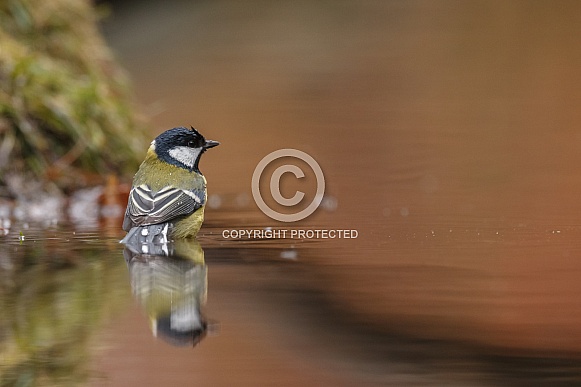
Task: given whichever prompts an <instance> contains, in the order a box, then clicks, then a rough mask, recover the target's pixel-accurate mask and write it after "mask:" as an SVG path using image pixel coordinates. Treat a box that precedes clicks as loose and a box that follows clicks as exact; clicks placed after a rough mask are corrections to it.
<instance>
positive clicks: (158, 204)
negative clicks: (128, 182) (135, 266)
mask: <svg viewBox="0 0 581 387" xmlns="http://www.w3.org/2000/svg"><path fill="white" fill-rule="evenodd" d="M205 201H206V197H205V193H204V191H202V190H198V189H194V190H192V191H189V190H183V189H179V188H175V187H172V186H168V187H165V188H163V189H162V190H160V191H158V192H154V191H152V190H151V188H149V186H148V185H146V184H143V185H140V186H138V187H133V188H132V189H131V192H130V193H129V203H128V204H127V210H126V211H125V219H124V220H123V229H124V230H125V231H129V230H130V229H131V227H135V226H147V225H150V224H158V223H163V222H167V221H169V220H172V219H175V218H176V217H179V216H183V215H189V214H191V213H193V212H194V211H196V210H197V209H198V208H200V207H202V205H203V204H204V202H205Z"/></svg>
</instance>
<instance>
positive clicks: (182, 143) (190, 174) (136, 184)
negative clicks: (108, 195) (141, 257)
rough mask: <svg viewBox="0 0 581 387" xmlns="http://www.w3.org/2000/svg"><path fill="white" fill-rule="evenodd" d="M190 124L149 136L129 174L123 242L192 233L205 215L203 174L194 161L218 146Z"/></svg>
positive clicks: (160, 239)
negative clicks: (142, 157) (135, 168)
mask: <svg viewBox="0 0 581 387" xmlns="http://www.w3.org/2000/svg"><path fill="white" fill-rule="evenodd" d="M218 144H219V143H218V142H217V141H212V140H206V139H205V138H204V136H202V135H201V134H200V133H199V132H198V131H197V130H196V129H194V128H193V127H192V128H191V129H187V128H184V127H179V128H173V129H170V130H168V131H165V132H163V133H162V134H160V135H159V136H157V137H156V138H155V140H153V141H152V142H151V146H150V147H149V149H148V150H147V155H146V156H145V160H144V161H143V162H142V163H141V165H140V167H139V170H138V171H137V173H136V174H135V177H134V178H133V186H132V188H131V192H130V193H129V201H128V203H127V209H126V210H125V218H124V220H123V230H125V231H128V233H127V235H126V236H125V238H123V240H122V241H121V242H122V243H129V242H133V243H135V242H138V243H152V242H164V241H167V240H168V239H179V238H187V237H195V236H196V234H197V233H198V231H199V230H200V227H201V226H202V222H203V221H204V206H205V205H206V197H207V191H206V178H205V177H204V175H202V173H201V172H200V170H199V168H198V164H199V162H200V158H201V156H202V154H203V153H204V152H205V151H206V150H207V149H210V148H213V147H215V146H217V145H218Z"/></svg>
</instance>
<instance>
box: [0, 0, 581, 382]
mask: <svg viewBox="0 0 581 387" xmlns="http://www.w3.org/2000/svg"><path fill="white" fill-rule="evenodd" d="M5 1H7V4H8V3H10V4H16V3H17V2H15V1H8V0H5ZM13 8H14V7H13ZM94 11H95V12H97V14H98V15H101V16H100V17H99V18H98V20H99V24H98V26H99V31H100V33H101V34H102V37H103V42H104V44H105V45H106V46H108V47H109V49H110V50H111V53H112V56H111V58H113V57H114V58H116V60H117V61H118V63H120V65H121V67H123V68H124V69H125V72H126V73H123V74H125V75H124V77H125V76H126V77H127V79H130V84H131V86H132V88H131V89H130V90H132V91H130V92H127V93H128V94H127V96H126V97H124V98H125V99H124V101H125V100H130V101H131V106H132V108H131V109H133V110H134V111H135V112H137V113H132V114H135V115H136V117H135V118H131V120H130V122H131V123H132V124H131V125H130V126H131V127H132V128H133V129H132V131H130V132H128V131H124V129H123V128H124V127H125V126H129V125H125V126H124V125H121V126H115V125H112V127H114V128H117V129H114V130H113V131H112V132H111V133H110V134H106V135H105V140H104V142H103V144H104V147H107V144H108V142H109V139H112V138H115V136H116V135H115V133H116V132H115V131H119V133H121V132H124V133H125V135H127V133H131V134H130V138H135V139H136V140H135V144H133V145H132V147H134V148H135V149H134V150H133V151H131V152H134V154H135V156H134V158H135V159H137V160H140V159H141V158H142V157H143V155H144V154H145V150H146V147H147V145H145V146H142V145H143V144H147V143H148V141H150V139H151V138H153V137H154V136H156V135H157V134H159V133H161V132H162V131H164V130H166V129H169V128H172V127H175V126H189V125H193V126H195V127H196V128H197V129H198V130H200V132H201V133H202V134H204V135H205V136H206V138H210V139H213V140H218V141H220V143H221V145H220V146H219V147H218V148H215V149H212V150H211V151H209V152H207V153H206V154H205V155H204V157H203V159H202V161H201V164H200V169H201V170H202V171H203V172H204V175H205V176H206V177H207V179H208V189H209V193H210V202H209V205H208V209H207V212H206V223H205V225H204V228H203V229H202V231H201V232H200V236H199V240H200V243H201V246H202V247H203V248H204V252H205V261H206V264H207V271H208V272H207V276H208V288H207V292H208V301H207V305H206V306H205V314H206V315H207V316H208V317H209V318H213V319H215V320H216V321H217V322H218V323H217V325H219V328H218V329H217V332H214V335H209V337H207V338H205V339H204V341H203V342H202V343H200V344H199V345H198V346H196V348H194V349H193V350H191V349H190V350H187V349H183V348H182V349H175V348H173V347H171V346H168V345H167V344H165V343H162V342H159V341H156V340H154V339H153V338H152V335H151V332H150V330H149V328H148V323H147V321H146V318H145V317H144V313H145V312H144V311H143V310H142V309H141V307H140V306H139V304H138V303H136V302H135V301H132V300H131V296H129V294H130V293H131V289H130V288H129V280H128V279H127V278H123V270H124V268H123V262H122V255H121V250H120V248H119V247H117V246H115V245H114V243H109V244H105V245H104V246H105V247H103V245H102V244H99V246H96V243H95V242H97V241H100V240H102V238H105V240H106V241H109V242H112V241H113V239H115V238H117V237H121V236H122V235H123V234H122V233H120V231H119V230H118V229H117V228H116V223H115V222H114V221H112V222H110V223H105V224H104V223H103V222H102V221H101V223H99V225H98V226H95V227H94V228H92V229H90V230H91V231H90V232H89V231H87V232H86V234H83V235H84V236H83V238H80V237H79V238H77V239H75V240H76V241H77V243H78V244H79V246H80V247H79V250H80V251H82V252H83V253H82V254H83V255H85V254H88V253H87V252H89V253H91V254H93V256H96V257H99V256H102V255H103V256H105V255H106V256H114V254H117V258H118V261H115V262H116V263H111V262H113V261H114V259H111V262H110V263H106V264H105V265H106V267H107V268H109V269H110V270H113V273H117V274H115V275H116V276H118V278H120V279H119V281H118V282H113V283H114V284H112V285H111V286H112V287H116V288H117V289H125V290H123V291H121V290H118V291H117V293H116V294H115V295H114V297H112V295H111V294H109V295H107V294H105V295H104V293H103V292H97V293H98V294H99V300H101V301H100V302H101V304H100V305H102V307H100V308H99V310H100V312H99V320H98V321H99V323H98V324H95V328H94V331H93V333H92V334H91V340H89V339H86V341H87V343H88V344H87V345H86V360H84V363H83V365H82V366H80V368H81V369H82V372H81V371H78V373H79V374H82V377H79V378H76V379H74V380H75V381H78V380H83V383H88V384H90V385H124V386H127V385H141V386H142V385H160V384H162V383H165V384H167V383H169V384H172V385H173V384H178V383H182V384H187V385H189V384H194V383H195V384H202V385H232V384H236V385H257V384H277V385H289V386H290V385H297V384H304V385H346V386H347V385H355V384H357V385H394V386H396V385H397V386H402V385H406V386H407V385H409V386H412V385H413V386H424V385H430V386H431V385H434V386H436V385H458V386H472V385H473V386H498V385H514V386H533V385H550V386H557V385H579V383H581V358H580V354H581V282H580V281H579V277H580V275H581V261H580V260H579V258H580V257H581V242H580V239H578V238H579V237H581V226H580V223H579V220H578V216H579V214H581V202H580V201H579V193H580V192H581V172H580V170H579V165H581V152H579V146H580V145H581V108H580V106H581V73H580V72H579V69H580V68H581V45H580V44H579V36H581V3H579V2H576V1H558V2H550V1H534V2H531V1H508V2H489V1H471V2H462V1H409V2H401V1H350V0H349V1H348V0H345V1H343V0H339V1H324V0H320V1H297V2H282V1H271V2H269V1H246V2H238V1H179V0H171V1H163V2H162V1H153V0H150V1H129V0H128V1H103V2H98V3H97V4H95V10H94ZM95 20H97V18H96V19H95ZM105 78H107V73H105ZM109 78H110V77H109ZM119 82H125V78H123V81H121V80H120V81H118V82H114V85H116V84H119ZM124 93H125V92H124ZM133 133H135V134H133ZM131 136H134V137H131ZM141 136H143V138H142V137H141ZM137 139H139V141H137ZM123 141H125V142H127V141H130V140H123ZM131 141H132V140H131ZM138 145H139V146H142V147H141V148H139V146H138ZM282 148H295V149H300V150H302V151H305V152H307V153H308V154H310V155H311V156H312V157H314V158H315V159H316V160H317V162H318V163H319V164H320V166H321V168H322V169H323V171H324V174H325V179H326V184H327V190H326V200H325V201H324V202H323V203H324V205H323V206H322V208H320V209H319V210H317V212H315V214H313V215H312V216H311V217H309V218H307V219H305V220H304V221H301V222H298V223H296V224H292V225H281V224H280V223H278V222H276V221H274V220H271V219H269V218H267V217H266V216H265V215H264V214H262V212H260V210H259V209H258V208H257V207H256V205H255V203H254V201H253V200H252V194H251V186H250V182H251V178H252V173H253V171H254V168H255V167H256V165H257V164H258V162H259V161H260V160H261V159H262V158H263V157H264V156H266V155H267V154H268V153H270V152H272V151H274V150H277V149H282ZM120 152H126V154H129V153H130V151H129V150H126V151H120ZM93 157H96V156H93ZM132 157H133V156H132ZM132 162H133V161H131V162H128V164H127V165H128V166H130V167H131V168H135V164H131V163H132ZM133 163H134V162H133ZM100 168H101V170H103V169H106V170H107V174H111V173H112V174H113V175H114V176H115V179H116V180H115V183H114V184H113V186H114V187H116V188H115V189H116V190H118V191H119V193H115V195H120V196H123V190H124V188H123V187H124V184H126V183H129V182H130V179H131V173H132V172H131V168H128V169H129V171H123V170H122V169H123V168H117V167H115V164H114V163H113V165H112V166H107V165H105V166H103V167H100ZM133 170H134V169H133ZM83 176H86V175H85V174H83ZM109 176H110V175H109ZM91 181H92V180H91V179H88V178H87V179H86V180H83V187H85V186H90V182H91ZM96 181H101V180H99V179H98V178H96ZM117 181H119V183H117ZM309 181H311V180H309V179H307V183H308V182H309ZM99 184H104V183H102V182H101V183H99ZM288 184H292V180H291V181H290V182H288ZM75 188H77V187H75ZM295 188H296V187H295V186H291V187H289V189H292V190H291V191H289V192H291V193H292V192H293V191H295ZM305 190H307V189H305ZM306 192H307V193H308V192H309V191H306ZM289 196H290V195H289ZM120 203H122V200H120ZM123 206H124V204H123ZM69 220H70V219H69ZM23 221H24V220H21V222H23ZM64 223H66V220H65V222H64ZM73 223H74V222H73ZM31 224H32V223H31ZM59 224H60V223H59ZM119 224H120V223H119ZM281 226H284V227H286V228H294V227H297V228H304V229H314V228H319V229H355V230H358V233H359V237H358V238H357V239H351V240H304V241H296V240H294V241H293V240H268V241H236V240H225V239H224V238H223V237H222V234H221V233H222V231H223V230H226V229H244V228H264V227H281ZM287 226H288V227H287ZM70 227H72V228H73V229H74V230H77V231H78V228H79V226H78V225H76V226H75V225H74V224H73V226H70ZM11 230H16V229H15V228H14V227H12V228H11ZM29 230H31V231H28V233H32V235H33V237H34V235H36V237H37V238H38V239H39V240H45V239H46V238H51V237H52V236H54V235H57V236H58V237H59V238H60V237H62V235H61V234H59V232H61V230H62V229H58V228H57V229H54V228H53V229H49V231H46V228H43V227H40V226H39V227H38V228H37V229H34V226H33V227H32V229H29ZM67 230H68V229H67ZM35 233H36V234H35ZM47 233H48V234H47ZM25 234H26V233H25ZM11 235H12V237H13V238H14V232H12V233H11V234H7V236H6V237H5V238H8V237H9V236H11ZM107 238H109V239H107ZM64 239H65V238H64V237H63V240H62V242H63V243H64ZM5 242H6V245H7V246H11V247H10V248H11V250H10V251H12V253H11V254H13V256H12V257H13V258H10V259H12V260H14V257H29V256H31V252H30V249H31V247H29V248H28V250H26V249H23V248H22V247H21V246H22V245H21V244H18V243H17V242H16V240H14V239H10V240H8V239H6V241H5ZM21 242H22V241H21ZM50 243H56V242H50ZM57 250H58V249H57ZM112 252H114V253H112ZM37 254H39V255H40V256H42V257H43V259H45V260H46V259H49V260H50V256H51V255H50V254H49V253H37ZM79 254H81V253H79ZM289 257H290V259H289ZM5 261H6V262H8V258H5ZM10 262H12V261H10ZM87 265H89V266H88V267H87ZM99 265H104V264H103V263H102V262H100V261H99V263H90V262H89V264H88V263H87V262H85V261H84V260H83V261H82V263H78V262H77V263H75V264H74V265H73V266H74V270H79V268H81V269H82V270H88V268H93V269H94V268H95V267H100V266H99ZM109 265H111V266H109ZM5 266H6V265H5ZM109 269H108V270H109ZM11 270H12V271H11V273H12V274H10V277H7V276H8V274H5V278H9V279H10V281H11V282H10V283H19V281H23V280H22V278H21V277H17V276H15V274H14V269H11ZM70 270H73V269H70ZM94 275H95V276H97V278H100V277H99V275H100V274H94ZM107 278H109V280H111V281H115V280H114V279H112V278H117V277H115V276H107ZM45 281H46V280H45ZM132 285H135V284H132ZM6 286H7V285H6ZM10 286H12V285H10ZM23 286H24V285H23ZM90 288H91V289H94V288H93V287H90ZM10 289H14V288H13V287H12V288H10ZM12 291H13V290H12ZM123 292H124V293H123ZM133 292H134V293H135V292H136V290H135V287H134V288H133ZM120 293H122V294H124V295H119V294H120ZM4 294H5V295H4V296H3V297H4V308H6V309H7V310H9V311H10V310H12V308H14V307H15V306H14V305H15V303H14V301H13V299H14V298H11V297H9V296H8V295H7V294H9V293H6V292H5V293H4ZM86 296H87V297H90V296H91V295H86ZM91 297H92V296H91ZM106 300H115V302H113V301H110V302H108V301H106ZM30 302H31V304H30V307H29V309H34V308H36V306H35V305H36V304H35V303H34V302H36V301H34V302H33V301H30ZM63 302H64V304H65V305H66V304H67V303H66V302H65V301H63ZM55 307H56V306H55ZM75 313H76V315H86V311H85V310H83V309H80V311H77V312H75ZM10 324H12V325H10V326H11V327H12V328H10V329H8V328H6V327H5V328H4V330H3V332H4V337H5V339H4V340H3V342H4V343H7V342H10V340H7V339H6V337H9V335H8V333H6V332H13V331H14V330H15V328H14V327H21V325H19V324H20V322H18V320H17V319H15V320H14V321H12V322H11V323H10ZM47 329H48V328H47ZM83 337H85V336H83ZM0 340H1V339H0ZM89 342H90V343H89ZM0 343H1V342H0ZM12 345H13V347H11V348H14V346H15V345H16V344H12ZM30 346H32V347H34V345H32V344H30ZM4 353H14V350H13V352H7V351H5V352H4ZM11 356H12V357H10V359H12V360H10V361H14V360H13V359H15V358H16V357H15V355H11ZM35 356H37V355H35ZM6 359H9V357H8V356H6V357H5V360H4V362H5V363H6V364H8V360H6ZM35 359H36V358H35ZM40 363H42V362H40ZM14 364H15V363H14ZM30 364H39V363H38V361H37V362H36V363H35V362H32V363H30ZM5 369H8V371H5V372H7V373H6V374H5V375H9V373H10V372H12V374H14V373H15V371H14V370H15V369H20V368H14V367H13V368H5ZM26 369H27V370H29V368H26ZM30 369H33V370H34V369H35V368H34V367H33V366H31V367H30ZM19 372H20V371H19ZM27 372H29V373H30V372H31V373H32V374H34V372H36V371H27ZM65 373H66V372H65ZM12 374H10V375H12ZM11 377H12V376H11ZM51 377H52V376H51ZM10 380H23V379H17V378H16V379H15V378H14V377H12V379H10ZM26 380H29V379H26ZM30 380H35V379H34V378H32V377H31V379H30ZM49 380H52V381H53V382H54V380H57V381H62V380H65V381H67V383H68V382H69V381H68V380H67V379H66V378H64V379H59V378H56V379H50V378H49ZM59 383H60V382H59ZM22 385H26V384H22Z"/></svg>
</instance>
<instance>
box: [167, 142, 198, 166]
mask: <svg viewBox="0 0 581 387" xmlns="http://www.w3.org/2000/svg"><path fill="white" fill-rule="evenodd" d="M201 151H202V149H201V148H200V149H194V148H189V147H187V146H176V147H174V148H171V149H170V150H169V155H170V156H171V157H173V158H174V159H176V160H177V161H179V162H180V163H182V164H184V165H187V166H188V167H190V168H192V167H193V166H194V163H195V162H196V159H197V158H198V156H199V155H200V152H201Z"/></svg>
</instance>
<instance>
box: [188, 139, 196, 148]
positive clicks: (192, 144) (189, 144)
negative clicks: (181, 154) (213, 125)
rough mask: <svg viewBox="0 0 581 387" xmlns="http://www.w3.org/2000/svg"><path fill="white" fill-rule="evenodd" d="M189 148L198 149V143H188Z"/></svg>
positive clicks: (191, 141)
mask: <svg viewBox="0 0 581 387" xmlns="http://www.w3.org/2000/svg"><path fill="white" fill-rule="evenodd" d="M188 146H189V147H190V148H195V147H196V143H195V142H194V141H193V140H190V141H188Z"/></svg>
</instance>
